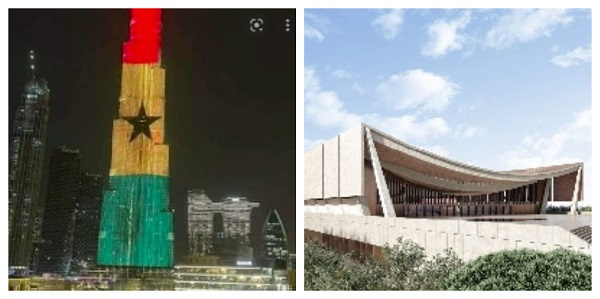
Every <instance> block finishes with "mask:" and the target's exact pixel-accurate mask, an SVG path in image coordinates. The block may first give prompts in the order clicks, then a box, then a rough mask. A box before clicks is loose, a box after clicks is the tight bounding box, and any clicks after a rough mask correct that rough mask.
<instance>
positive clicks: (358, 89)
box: [351, 83, 365, 95]
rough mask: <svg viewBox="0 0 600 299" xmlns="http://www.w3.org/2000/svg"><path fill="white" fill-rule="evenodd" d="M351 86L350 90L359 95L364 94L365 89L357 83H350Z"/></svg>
mask: <svg viewBox="0 0 600 299" xmlns="http://www.w3.org/2000/svg"><path fill="white" fill-rule="evenodd" d="M351 88H352V90H354V91H355V92H356V93H358V94H360V95H364V94H365V90H364V89H363V88H362V87H361V86H360V84H358V83H354V84H352V87H351Z"/></svg>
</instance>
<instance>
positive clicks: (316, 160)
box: [304, 145, 323, 199]
mask: <svg viewBox="0 0 600 299" xmlns="http://www.w3.org/2000/svg"><path fill="white" fill-rule="evenodd" d="M322 198H323V146H322V145H321V146H318V147H316V148H314V149H313V150H311V151H309V152H307V153H306V154H304V199H322Z"/></svg>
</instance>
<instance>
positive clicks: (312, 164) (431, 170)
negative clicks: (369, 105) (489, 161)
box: [304, 124, 583, 217]
mask: <svg viewBox="0 0 600 299" xmlns="http://www.w3.org/2000/svg"><path fill="white" fill-rule="evenodd" d="M582 176H583V163H572V164H565V165H554V166H546V167H539V168H535V169H522V170H513V171H492V170H487V169H482V168H479V167H475V166H470V165H466V164H463V163H460V162H456V161H452V160H450V159H447V158H444V157H441V156H438V155H435V154H432V153H430V152H427V151H425V150H422V149H418V148H416V147H413V146H411V145H408V144H406V143H404V142H402V141H400V140H397V139H395V138H393V137H391V136H389V135H387V134H385V133H383V132H381V131H378V130H376V129H374V128H371V127H369V126H368V125H364V124H361V125H360V126H358V127H355V128H353V129H351V130H348V131H346V132H344V133H341V134H340V135H338V136H337V137H335V138H333V139H331V140H328V141H326V142H325V143H323V144H322V145H321V146H319V147H317V148H315V149H313V150H311V151H309V152H307V153H306V154H305V169H304V179H305V186H304V199H305V211H308V212H316V211H329V212H331V213H337V214H351V215H381V216H385V217H455V216H458V217H465V216H481V215H514V214H543V213H545V209H546V206H547V204H548V202H549V201H571V202H572V203H573V207H576V205H577V202H578V201H580V200H581V199H582V196H583V195H582V192H581V190H582V188H583V179H582Z"/></svg>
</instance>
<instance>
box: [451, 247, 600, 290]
mask: <svg viewBox="0 0 600 299" xmlns="http://www.w3.org/2000/svg"><path fill="white" fill-rule="evenodd" d="M444 287H446V288H447V289H449V290H591V289H592V258H591V256H589V255H586V254H582V253H578V252H574V251H570V250H566V249H557V250H553V251H551V252H547V253H544V252H540V251H535V250H531V249H519V250H510V251H501V252H497V253H492V254H488V255H485V256H481V257H479V258H477V259H476V260H474V261H473V262H471V263H468V264H467V265H465V266H464V267H462V268H460V269H459V270H457V271H455V272H453V273H452V274H451V275H450V276H449V277H448V279H447V280H446V281H445V283H444Z"/></svg>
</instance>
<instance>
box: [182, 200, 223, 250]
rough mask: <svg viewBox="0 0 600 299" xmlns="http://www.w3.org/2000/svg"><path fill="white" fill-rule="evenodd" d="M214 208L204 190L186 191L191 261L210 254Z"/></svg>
mask: <svg viewBox="0 0 600 299" xmlns="http://www.w3.org/2000/svg"><path fill="white" fill-rule="evenodd" d="M216 208H217V207H216V206H215V205H214V204H213V202H212V200H210V198H208V196H207V195H206V192H204V190H190V191H188V215H187V217H188V245H189V247H188V248H189V252H188V255H189V257H190V258H192V259H197V258H199V257H201V256H206V255H210V254H211V253H212V250H213V218H214V217H213V215H214V214H215V213H216V212H217V211H218V210H216Z"/></svg>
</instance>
